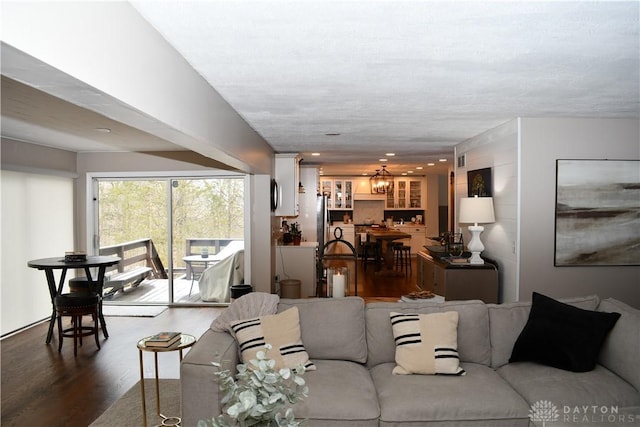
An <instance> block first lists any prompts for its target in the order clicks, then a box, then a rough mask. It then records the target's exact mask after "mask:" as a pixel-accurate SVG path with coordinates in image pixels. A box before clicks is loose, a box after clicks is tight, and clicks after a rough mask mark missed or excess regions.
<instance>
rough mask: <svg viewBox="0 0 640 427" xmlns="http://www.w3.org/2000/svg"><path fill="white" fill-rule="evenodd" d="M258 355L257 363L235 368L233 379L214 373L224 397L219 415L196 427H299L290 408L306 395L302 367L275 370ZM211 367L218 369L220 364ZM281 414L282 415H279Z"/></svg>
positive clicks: (223, 372)
mask: <svg viewBox="0 0 640 427" xmlns="http://www.w3.org/2000/svg"><path fill="white" fill-rule="evenodd" d="M270 349H271V345H269V344H267V345H266V346H265V351H259V352H258V354H257V356H256V357H257V359H254V360H251V361H250V362H249V363H248V364H240V365H238V366H237V369H238V374H237V375H236V377H234V376H233V375H232V374H231V372H230V371H229V370H228V369H224V370H220V371H218V372H216V373H215V375H216V376H218V377H219V380H220V390H221V391H222V392H223V393H224V397H223V399H222V404H223V405H224V412H223V414H222V415H219V416H217V417H213V418H211V419H208V420H200V422H198V427H210V426H213V427H229V426H240V427H250V426H255V427H276V426H277V427H299V426H300V425H301V424H302V422H303V421H299V420H296V419H295V414H294V412H293V408H292V407H291V405H294V404H295V403H296V402H298V401H300V400H303V399H304V398H305V397H307V396H308V394H309V389H308V387H307V386H306V384H305V381H304V379H303V378H302V375H303V374H304V371H305V368H304V366H299V367H297V368H295V369H289V368H282V369H278V370H276V369H275V363H276V362H275V361H274V360H273V359H269V357H268V356H267V352H268V351H269V350H270ZM213 365H214V366H216V367H218V369H221V368H222V364H221V363H220V362H213ZM283 412H284V413H283Z"/></svg>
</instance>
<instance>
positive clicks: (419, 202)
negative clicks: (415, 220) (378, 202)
mask: <svg viewBox="0 0 640 427" xmlns="http://www.w3.org/2000/svg"><path fill="white" fill-rule="evenodd" d="M425 187H426V186H425V180H424V178H396V179H395V181H394V185H393V193H389V194H387V195H386V198H385V200H386V203H385V206H386V208H387V209H424V196H425Z"/></svg>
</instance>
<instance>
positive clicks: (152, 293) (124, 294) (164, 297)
mask: <svg viewBox="0 0 640 427" xmlns="http://www.w3.org/2000/svg"><path fill="white" fill-rule="evenodd" d="M190 287H191V280H186V279H174V280H173V299H174V303H177V304H207V305H212V304H217V303H211V302H205V301H202V300H201V299H200V291H199V289H198V282H197V281H195V282H194V283H193V292H191V295H189V288H190ZM104 303H105V304H107V305H108V304H122V303H124V304H132V303H135V304H168V303H169V280H168V279H148V280H144V281H143V282H142V283H140V284H139V285H138V286H136V287H133V288H130V287H127V288H125V289H124V290H121V291H118V292H116V293H115V294H114V295H111V296H108V297H105V299H104Z"/></svg>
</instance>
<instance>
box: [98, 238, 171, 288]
mask: <svg viewBox="0 0 640 427" xmlns="http://www.w3.org/2000/svg"><path fill="white" fill-rule="evenodd" d="M100 255H116V256H118V257H120V259H121V261H120V262H119V263H118V264H116V265H115V266H113V267H111V268H109V269H108V270H107V273H124V272H127V271H130V270H133V269H135V268H139V267H149V268H151V271H152V272H153V275H154V277H155V278H156V279H166V278H167V271H166V270H165V268H164V266H163V264H162V260H161V259H160V256H159V255H158V251H157V250H156V246H155V245H154V244H153V240H151V239H150V238H144V239H138V240H132V241H130V242H124V243H118V244H117V245H111V246H103V247H101V248H100Z"/></svg>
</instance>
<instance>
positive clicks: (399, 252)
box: [393, 242, 412, 273]
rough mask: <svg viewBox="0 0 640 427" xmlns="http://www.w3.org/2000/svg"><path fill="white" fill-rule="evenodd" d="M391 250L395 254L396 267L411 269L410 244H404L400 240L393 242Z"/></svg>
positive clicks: (407, 270) (406, 270)
mask: <svg viewBox="0 0 640 427" xmlns="http://www.w3.org/2000/svg"><path fill="white" fill-rule="evenodd" d="M393 252H394V254H395V261H396V267H397V268H399V269H400V270H402V269H404V270H405V272H407V273H408V272H409V271H412V269H411V246H408V245H404V244H402V243H400V242H398V243H394V244H393Z"/></svg>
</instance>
